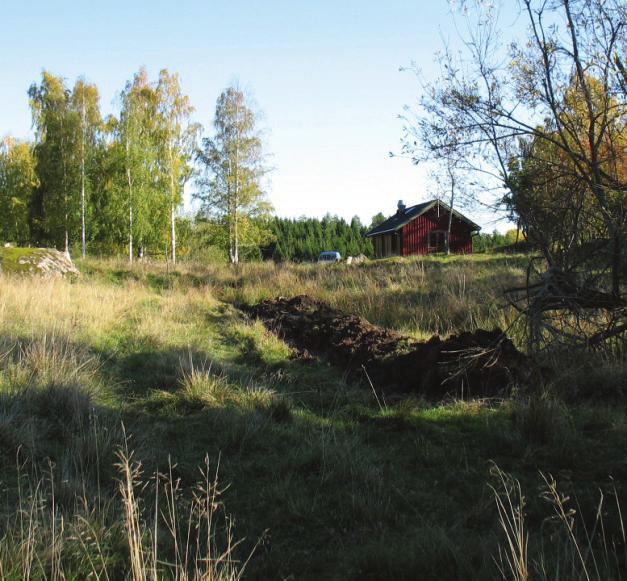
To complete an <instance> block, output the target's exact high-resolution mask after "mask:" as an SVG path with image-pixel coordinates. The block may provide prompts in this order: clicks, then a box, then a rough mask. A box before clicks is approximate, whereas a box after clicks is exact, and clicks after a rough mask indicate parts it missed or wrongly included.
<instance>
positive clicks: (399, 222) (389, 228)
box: [366, 200, 481, 237]
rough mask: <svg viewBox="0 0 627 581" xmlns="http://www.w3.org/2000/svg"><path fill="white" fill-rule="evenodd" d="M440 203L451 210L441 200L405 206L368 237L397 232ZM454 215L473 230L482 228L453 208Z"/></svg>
mask: <svg viewBox="0 0 627 581" xmlns="http://www.w3.org/2000/svg"><path fill="white" fill-rule="evenodd" d="M438 204H439V205H440V206H441V207H442V208H443V209H444V211H445V212H450V210H451V208H450V206H448V205H447V204H445V203H444V202H442V201H441V200H431V201H429V202H423V203H422V204H416V205H415V206H410V207H409V208H405V211H404V212H403V213H402V214H401V213H399V212H397V213H396V214H394V215H393V216H390V217H389V218H388V219H387V220H386V221H385V222H382V223H381V224H379V225H378V226H377V227H376V228H373V229H372V230H370V232H367V233H366V237H371V236H378V235H380V234H388V233H390V232H396V231H397V230H400V229H401V228H402V227H403V226H405V224H408V223H409V222H411V221H412V220H415V219H416V218H418V216H422V215H423V214H424V213H426V212H428V211H429V210H430V209H431V208H434V207H436V206H437V205H438ZM453 215H454V216H455V217H456V218H459V219H460V220H462V221H463V222H466V223H467V224H468V225H469V226H470V228H471V230H477V231H478V230H481V226H478V225H477V224H475V223H474V222H473V221H472V220H470V219H469V218H467V217H466V216H464V215H463V214H461V213H460V212H458V211H457V210H455V209H453Z"/></svg>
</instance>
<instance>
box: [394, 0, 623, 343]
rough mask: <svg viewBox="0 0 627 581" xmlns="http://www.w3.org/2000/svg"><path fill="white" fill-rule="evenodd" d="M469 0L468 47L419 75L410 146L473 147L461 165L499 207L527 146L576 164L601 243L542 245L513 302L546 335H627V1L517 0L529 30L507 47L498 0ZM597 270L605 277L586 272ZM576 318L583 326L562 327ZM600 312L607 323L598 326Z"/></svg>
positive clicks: (425, 150)
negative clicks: (557, 319) (434, 73)
mask: <svg viewBox="0 0 627 581" xmlns="http://www.w3.org/2000/svg"><path fill="white" fill-rule="evenodd" d="M461 4H462V5H463V7H464V8H465V9H466V14H468V15H469V16H468V17H467V18H468V20H467V21H466V23H467V27H466V33H465V34H464V35H463V37H462V43H463V44H462V46H463V48H462V50H461V51H459V53H455V54H453V53H451V52H449V51H445V52H444V53H443V54H442V55H441V56H440V63H441V65H442V68H441V75H440V77H439V78H438V79H437V80H436V81H434V82H433V83H425V84H423V86H422V98H421V101H420V108H419V111H418V114H417V115H416V118H415V120H414V122H413V123H408V124H407V126H406V133H405V137H404V142H405V148H406V149H405V150H406V152H409V153H410V154H414V157H415V159H417V160H420V159H421V158H422V157H423V156H424V155H425V154H426V155H430V156H431V158H432V159H441V158H446V157H447V156H448V155H449V153H450V152H451V151H457V152H458V151H460V148H467V149H468V150H470V151H472V152H473V155H471V156H468V157H462V159H463V160H464V163H463V167H464V169H465V171H467V172H469V173H470V172H472V175H473V178H474V182H475V183H477V184H478V186H479V188H478V189H481V190H483V191H492V192H494V193H495V194H496V195H495V197H494V199H493V202H494V206H495V207H498V206H500V207H501V208H502V209H507V206H508V200H510V199H511V196H510V194H511V193H512V191H513V190H514V189H515V188H516V187H518V185H519V184H517V180H516V179H514V178H515V176H513V175H512V168H520V167H521V164H524V163H526V161H525V159H526V157H527V156H528V154H529V151H530V147H533V151H535V152H544V153H546V152H549V151H552V152H553V154H552V155H550V156H547V155H544V154H543V155H541V156H539V157H538V158H537V160H536V161H537V162H538V163H539V162H541V161H542V159H543V158H544V161H551V163H552V162H553V161H554V160H558V159H562V160H564V163H563V164H561V168H560V170H564V171H567V172H569V173H570V175H571V176H572V178H573V180H574V182H573V183H575V184H576V187H577V189H578V190H579V191H582V192H584V193H585V195H586V196H587V197H588V199H589V201H590V203H591V206H590V207H591V210H592V211H593V212H594V213H596V215H597V216H598V217H599V219H600V222H601V223H602V225H603V228H602V231H601V232H599V237H598V240H597V242H598V243H599V245H601V246H603V248H602V252H599V248H597V251H596V252H588V253H584V252H583V251H584V250H585V249H584V248H583V247H581V246H580V248H579V250H580V252H568V253H566V252H564V251H563V249H562V248H557V249H553V250H556V251H557V253H556V252H555V251H553V252H552V251H551V249H550V248H547V247H546V246H542V245H541V246H540V249H541V251H542V253H543V257H544V262H543V263H541V262H539V261H536V262H535V263H534V264H535V265H537V266H538V269H539V270H538V269H536V270H535V275H534V276H530V277H529V281H528V283H527V285H526V287H525V288H524V289H520V290H521V292H520V294H519V295H514V294H512V295H511V296H520V297H522V298H521V299H515V304H516V306H517V307H518V308H520V309H521V312H522V313H524V314H525V315H526V317H527V320H528V321H529V322H530V325H531V326H533V327H534V329H536V330H537V329H539V328H540V327H542V328H543V329H544V331H543V336H544V337H546V336H547V335H546V333H549V334H550V335H551V337H553V338H555V337H559V338H560V340H561V339H563V338H565V337H566V336H567V335H568V336H569V337H570V338H571V339H572V340H574V341H578V342H582V341H583V342H584V343H586V344H590V343H595V342H596V341H597V340H605V339H606V338H608V337H612V336H616V334H618V333H621V332H623V333H624V332H625V330H626V329H627V325H625V324H624V320H623V323H621V317H624V311H625V304H626V303H625V299H624V288H625V278H624V273H625V268H624V261H625V232H626V225H627V222H626V218H627V212H626V206H625V192H627V184H626V183H625V173H624V171H621V168H623V167H624V163H625V149H624V147H623V145H624V142H623V141H622V140H621V139H618V138H617V136H620V135H624V132H625V114H626V107H627V105H626V101H625V96H626V89H627V73H626V72H625V64H624V55H625V54H626V53H627V35H625V27H626V26H627V11H626V8H625V4H624V3H623V2H620V1H619V0H556V1H555V2H546V1H544V0H520V2H519V6H520V8H521V14H522V15H523V18H525V19H526V21H527V25H528V28H527V34H526V35H525V37H524V38H522V39H518V40H513V41H511V40H509V41H508V43H507V45H505V44H504V43H503V42H502V39H501V34H500V32H501V31H500V30H499V28H498V14H496V13H495V8H494V5H493V4H490V3H485V2H481V1H480V0H476V1H475V2H472V1H470V0H467V1H462V2H461ZM475 16H476V18H474V17H475ZM461 28H462V27H461V26H460V27H459V28H458V29H461ZM508 52H509V59H506V58H504V55H506V54H507V53H508ZM573 102H575V103H576V104H577V106H576V107H573V106H572V105H573ZM451 128H455V131H451ZM553 169H555V168H553ZM549 173H553V175H557V174H556V172H555V171H552V172H546V175H548V174H549ZM482 176H483V178H484V179H482ZM577 198H578V197H573V198H572V200H573V203H578V202H576V200H577ZM536 199H540V198H536ZM566 199H567V198H564V200H566ZM510 207H511V206H510ZM572 209H576V208H572ZM573 223H576V222H573ZM600 272H602V273H604V276H596V275H595V276H594V277H593V276H590V275H591V273H600ZM514 290H516V289H514ZM523 302H524V303H526V304H523ZM556 310H558V311H561V312H562V313H563V315H564V316H563V317H562V322H561V323H560V326H559V328H558V326H556V325H555V324H553V322H552V321H551V318H552V317H553V315H552V314H550V313H551V312H555V311H556ZM599 310H601V311H604V314H602V316H599V315H598V311H599ZM587 313H590V315H589V316H588V315H587ZM584 314H585V316H584ZM566 319H568V321H567V320H566ZM573 321H574V322H575V324H576V327H572V329H570V330H566V326H567V325H568V324H570V323H571V322H573ZM582 321H584V322H583V323H582ZM597 321H602V323H601V324H602V325H605V322H603V321H609V322H608V323H607V325H606V328H599V326H598V325H596V322H597ZM595 328H596V331H594V329H595ZM590 330H592V333H590ZM571 331H572V332H571ZM531 334H532V335H535V336H536V337H539V336H540V333H538V332H536V331H533V332H532V333H531ZM586 335H588V336H586ZM534 342H535V341H534ZM536 344H537V342H536Z"/></svg>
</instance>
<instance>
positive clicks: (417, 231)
mask: <svg viewBox="0 0 627 581" xmlns="http://www.w3.org/2000/svg"><path fill="white" fill-rule="evenodd" d="M447 229H448V212H447V211H445V210H443V209H441V208H440V210H439V213H438V208H437V206H436V207H435V208H431V210H429V211H428V212H425V213H424V214H423V215H422V216H418V217H417V218H416V219H414V220H412V221H411V222H409V223H408V224H405V226H403V228H402V229H401V233H402V237H403V244H402V252H403V256H410V255H412V254H429V252H433V251H434V249H431V248H429V232H431V231H432V230H443V231H444V232H446V231H447ZM450 247H451V252H455V253H458V254H471V253H472V235H471V230H470V226H469V225H468V224H467V223H466V222H464V221H462V220H460V219H459V218H457V217H456V216H453V222H452V224H451V237H450Z"/></svg>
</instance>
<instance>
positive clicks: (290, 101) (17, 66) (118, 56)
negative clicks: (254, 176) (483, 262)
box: [0, 0, 505, 230]
mask: <svg viewBox="0 0 627 581" xmlns="http://www.w3.org/2000/svg"><path fill="white" fill-rule="evenodd" d="M0 2H1V3H2V4H1V11H0V14H1V19H2V20H1V21H0V67H1V70H2V75H1V76H0V93H1V94H2V100H1V106H0V135H3V134H7V133H8V134H12V135H13V136H15V137H28V136H29V135H30V132H31V130H30V112H29V109H28V100H27V96H26V90H27V89H28V86H29V85H30V84H31V83H32V82H33V81H36V80H38V78H39V76H40V73H41V70H42V69H44V68H46V69H48V70H50V71H51V72H53V73H55V74H60V75H63V76H64V77H66V78H67V80H68V84H70V85H71V84H73V82H74V80H75V79H76V77H78V76H79V75H85V76H86V78H87V79H88V80H89V81H91V82H94V83H96V84H97V85H98V88H99V89H100V93H101V107H102V110H103V112H104V113H105V114H106V113H110V112H113V111H114V110H115V106H114V99H115V96H116V93H117V92H119V91H120V89H121V88H122V87H123V86H124V83H125V82H126V80H127V79H129V78H130V77H131V76H132V74H133V73H134V72H135V71H137V69H138V68H139V67H140V66H146V68H147V69H148V72H149V74H150V75H151V76H153V77H156V75H157V73H158V71H159V69H160V68H164V67H165V68H167V69H169V70H170V71H177V72H178V73H179V74H180V77H181V83H182V87H183V90H184V91H185V92H186V93H187V94H188V95H189V96H190V99H191V101H192V104H193V105H194V106H195V108H196V114H195V117H196V120H198V121H199V122H201V123H202V124H203V125H204V126H205V127H206V128H207V129H208V130H210V128H211V120H212V116H213V111H214V107H215V100H216V98H217V96H218V94H219V93H220V91H221V90H222V89H223V88H224V87H226V86H228V85H229V84H230V83H231V82H233V81H235V80H239V82H240V83H241V84H242V85H243V86H244V87H246V88H248V89H249V90H250V91H251V93H252V94H253V95H254V98H255V101H256V103H257V106H258V107H259V109H260V110H261V111H263V113H264V118H263V126H264V127H265V128H266V129H267V139H266V140H267V149H268V151H269V152H270V153H271V154H272V157H271V160H270V163H271V165H272V166H273V167H274V171H273V172H272V174H271V181H270V184H269V188H268V191H269V196H270V199H271V201H272V202H273V204H274V206H275V209H276V212H277V214H279V215H282V216H300V215H309V216H322V215H323V214H325V213H326V212H331V213H333V214H338V215H340V216H344V217H345V218H347V219H349V218H350V217H351V216H353V215H355V214H357V215H359V216H360V217H361V218H362V219H363V220H364V221H365V222H369V221H370V218H371V217H372V216H373V215H374V214H376V213H377V212H379V211H382V212H384V213H385V214H390V213H392V212H393V211H394V209H395V207H396V202H397V200H399V199H403V200H405V202H406V203H408V204H412V203H417V202H419V201H422V200H425V199H429V198H431V197H433V196H432V194H433V188H432V187H430V186H429V182H428V180H427V177H426V176H427V172H426V171H425V170H423V169H421V168H417V167H415V166H413V165H412V164H411V163H410V162H409V160H407V159H402V158H390V157H389V155H388V152H389V151H399V149H400V137H401V126H402V124H401V122H400V120H399V119H398V115H399V113H401V112H402V109H403V106H404V105H406V104H412V103H413V102H415V101H416V100H417V98H418V95H419V86H418V83H417V81H416V79H415V77H414V75H413V74H412V73H410V72H399V67H403V66H407V65H409V64H410V63H411V62H412V61H415V62H416V63H417V64H418V66H419V67H420V68H421V69H422V71H423V74H424V75H425V76H426V77H427V78H429V77H432V76H433V75H435V73H436V70H435V67H434V64H433V54H434V52H435V51H436V50H437V49H438V48H439V47H441V45H442V38H449V37H454V32H453V27H452V18H451V16H450V13H449V5H448V2H446V0H431V1H429V2H422V1H414V2H409V1H403V0H388V1H387V2H374V1H373V2H368V1H364V0H362V1H355V0H336V1H335V2H331V1H327V0H318V1H315V2H307V3H305V2H298V1H296V0H292V1H287V0H265V1H263V2H261V1H259V2H253V1H251V0H248V1H243V0H235V1H231V2H214V1H200V0H194V1H185V0H179V1H178V2H172V1H170V2H164V1H155V0H152V1H143V0H142V1H132V0H127V1H126V2H122V1H119V0H110V1H107V2H85V1H83V2H77V1H70V0H49V1H47V2H43V1H39V0H37V1H22V2H14V1H10V0H0ZM475 217H476V218H478V221H479V223H481V224H482V225H483V226H484V227H485V228H486V229H489V230H491V229H492V228H494V224H493V223H492V221H491V218H492V217H491V216H486V215H483V216H475ZM498 227H499V229H503V228H504V227H505V225H500V226H498Z"/></svg>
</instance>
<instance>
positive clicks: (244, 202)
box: [197, 87, 271, 264]
mask: <svg viewBox="0 0 627 581" xmlns="http://www.w3.org/2000/svg"><path fill="white" fill-rule="evenodd" d="M214 128H215V135H214V136H213V137H211V138H205V139H203V141H202V144H203V149H202V151H200V152H198V160H199V161H200V163H201V164H202V165H203V166H204V176H203V178H201V180H200V181H199V185H200V191H199V192H198V194H197V198H199V199H200V200H201V202H202V209H203V211H204V212H205V213H206V214H207V215H208V216H212V217H215V218H218V219H220V220H221V222H222V224H223V225H224V228H225V231H226V235H227V236H226V237H227V239H228V255H229V261H230V262H231V263H232V264H237V263H238V262H239V257H240V247H241V246H243V245H258V244H259V243H260V242H261V240H262V239H263V238H264V233H265V229H264V228H263V226H260V223H259V220H260V219H262V218H263V217H265V216H267V215H268V213H269V212H270V210H271V206H270V204H269V202H268V201H267V200H266V196H265V193H264V191H263V189H262V185H261V181H262V179H263V177H264V176H265V175H266V173H267V171H268V169H267V167H266V166H265V163H264V161H265V159H264V154H263V144H262V140H261V134H260V132H259V130H258V128H257V119H256V116H255V113H254V112H253V110H252V108H251V107H250V105H249V104H248V103H247V102H246V98H245V95H244V93H243V92H242V90H241V89H239V88H238V87H228V88H227V89H225V90H224V91H223V92H222V94H221V95H220V96H219V97H218V101H217V103H216V112H215V118H214Z"/></svg>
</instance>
